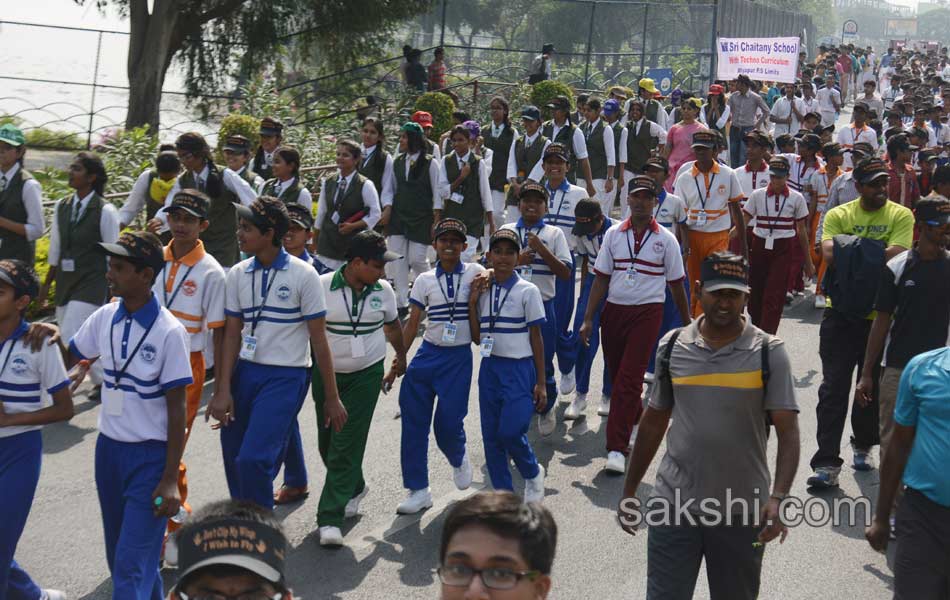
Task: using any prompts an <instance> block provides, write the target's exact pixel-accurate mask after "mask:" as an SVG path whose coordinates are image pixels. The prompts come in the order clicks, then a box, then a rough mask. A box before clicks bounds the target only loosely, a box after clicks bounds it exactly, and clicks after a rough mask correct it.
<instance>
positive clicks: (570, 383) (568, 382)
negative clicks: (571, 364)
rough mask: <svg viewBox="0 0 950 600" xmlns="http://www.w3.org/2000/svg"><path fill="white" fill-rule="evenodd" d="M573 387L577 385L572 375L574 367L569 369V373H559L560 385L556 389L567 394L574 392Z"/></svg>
mask: <svg viewBox="0 0 950 600" xmlns="http://www.w3.org/2000/svg"><path fill="white" fill-rule="evenodd" d="M575 387H577V379H576V378H575V377H574V369H571V372H570V373H561V385H559V386H558V391H560V392H561V394H563V395H565V396H567V395H570V394H571V393H573V392H574V388H575Z"/></svg>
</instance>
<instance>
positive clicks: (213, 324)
mask: <svg viewBox="0 0 950 600" xmlns="http://www.w3.org/2000/svg"><path fill="white" fill-rule="evenodd" d="M152 292H153V293H154V294H155V297H156V298H158V302H159V304H161V305H162V306H164V307H165V308H167V309H168V310H169V311H171V313H172V314H173V315H175V316H176V317H177V318H178V320H179V321H181V324H182V325H183V326H184V327H185V331H187V332H188V337H189V338H190V339H189V348H191V351H192V352H201V351H202V350H204V349H205V346H207V344H208V335H207V333H208V330H210V329H216V328H218V327H224V269H223V268H221V265H219V264H218V261H216V260H215V259H214V257H213V256H211V255H210V254H208V253H206V252H205V249H204V244H202V243H201V240H198V245H197V246H195V247H194V248H193V249H192V250H191V252H189V253H188V254H186V255H184V256H182V257H181V258H180V259H179V260H175V255H174V254H172V247H171V244H169V245H168V246H165V267H164V269H163V270H162V272H161V274H160V275H159V276H158V277H156V278H155V283H154V284H153V285H152Z"/></svg>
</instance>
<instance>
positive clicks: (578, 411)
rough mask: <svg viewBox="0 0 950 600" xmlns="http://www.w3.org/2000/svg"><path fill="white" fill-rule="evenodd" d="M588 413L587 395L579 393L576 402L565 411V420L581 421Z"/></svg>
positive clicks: (575, 396) (576, 395) (575, 397)
mask: <svg viewBox="0 0 950 600" xmlns="http://www.w3.org/2000/svg"><path fill="white" fill-rule="evenodd" d="M586 411H587V394H584V393H581V392H577V393H576V394H574V400H573V401H572V402H571V405H570V406H568V407H567V410H565V411H564V420H565V421H572V420H574V419H579V418H580V417H581V416H582V415H583V414H584V413H585V412H586Z"/></svg>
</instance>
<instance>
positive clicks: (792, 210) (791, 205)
mask: <svg viewBox="0 0 950 600" xmlns="http://www.w3.org/2000/svg"><path fill="white" fill-rule="evenodd" d="M771 190H772V188H771V186H769V187H765V188H759V189H757V190H755V191H754V192H752V195H751V196H749V201H748V202H746V203H745V208H744V209H743V210H744V211H745V212H746V213H748V214H749V215H750V216H752V217H755V228H754V229H753V230H752V233H753V235H756V236H758V237H760V238H767V237H769V236H771V237H773V238H775V239H777V240H781V239H785V238H792V237H795V235H796V233H795V222H796V221H798V220H799V219H807V218H808V204H806V203H805V197H804V196H802V195H801V194H799V193H798V192H796V191H795V190H792V189H789V187H788V186H785V189H784V190H783V191H782V192H781V193H779V194H772V193H770V192H771Z"/></svg>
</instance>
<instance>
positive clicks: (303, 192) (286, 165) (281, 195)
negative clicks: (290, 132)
mask: <svg viewBox="0 0 950 600" xmlns="http://www.w3.org/2000/svg"><path fill="white" fill-rule="evenodd" d="M272 168H273V171H274V178H273V179H271V180H269V181H268V182H267V183H265V184H264V189H263V190H262V191H261V195H262V196H273V197H274V198H278V199H280V200H283V202H284V204H299V205H301V206H303V207H304V208H308V209H309V208H311V207H312V206H313V197H312V196H311V195H310V190H308V189H307V188H306V186H304V185H303V184H301V183H300V152H299V151H298V150H297V149H296V148H294V147H293V146H281V147H280V148H278V149H277V150H275V151H274V164H273V165H272Z"/></svg>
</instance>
